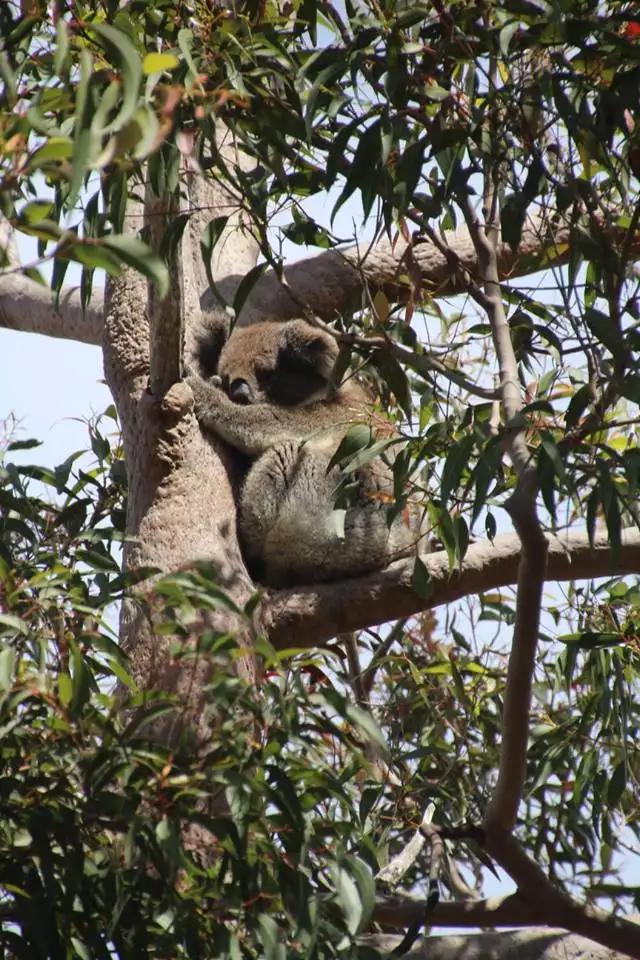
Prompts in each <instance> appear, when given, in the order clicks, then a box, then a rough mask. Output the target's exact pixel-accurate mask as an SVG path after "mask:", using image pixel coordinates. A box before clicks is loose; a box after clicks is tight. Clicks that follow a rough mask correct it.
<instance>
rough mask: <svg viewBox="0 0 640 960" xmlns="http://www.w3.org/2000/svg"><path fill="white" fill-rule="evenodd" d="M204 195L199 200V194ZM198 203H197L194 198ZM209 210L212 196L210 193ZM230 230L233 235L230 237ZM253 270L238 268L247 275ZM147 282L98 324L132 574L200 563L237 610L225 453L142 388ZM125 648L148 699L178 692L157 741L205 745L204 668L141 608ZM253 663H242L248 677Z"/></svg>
mask: <svg viewBox="0 0 640 960" xmlns="http://www.w3.org/2000/svg"><path fill="white" fill-rule="evenodd" d="M202 189H203V192H204V188H202ZM200 199H201V198H200ZM208 201H209V204H210V209H213V210H214V211H215V203H216V201H217V195H216V191H215V187H212V188H211V189H210V191H209V194H208ZM140 223H141V211H140V210H139V209H138V210H137V211H135V210H131V211H130V216H129V218H128V224H127V226H128V228H129V229H130V230H132V231H134V230H135V229H136V226H138V225H139V224H140ZM233 228H234V224H233V221H232V224H231V227H230V229H231V230H233ZM199 260H200V257H199V252H198V253H196V252H194V251H192V250H191V248H190V236H189V234H186V236H185V240H184V261H183V263H184V279H183V283H182V290H183V298H184V307H183V309H184V315H185V317H186V318H187V320H188V325H189V327H192V326H194V325H196V326H197V324H198V323H199V321H200V316H199V298H200V296H201V294H202V292H203V289H204V287H205V285H206V275H205V272H204V270H202V271H198V270H197V267H196V264H197V262H198V261H199ZM251 266H252V264H251V263H250V262H247V263H245V264H244V267H245V269H247V270H248V269H250V267H251ZM147 302H148V301H147V287H146V282H145V281H144V280H143V279H142V278H141V277H140V276H139V275H136V274H134V273H133V272H132V271H125V272H124V273H123V274H122V276H121V277H118V278H115V279H112V280H110V282H109V283H108V284H107V296H106V303H105V323H104V345H103V352H104V364H105V377H106V380H107V383H108V385H109V387H110V389H111V391H112V393H113V396H114V400H115V403H116V405H117V408H118V411H119V413H120V417H121V421H122V433H123V444H124V449H125V460H126V464H127V474H128V481H129V492H128V506H127V509H128V514H127V532H128V533H129V535H130V536H132V537H135V540H134V541H132V542H130V543H129V544H128V545H127V549H126V560H127V563H128V564H129V565H130V566H132V567H138V566H153V567H155V568H157V569H159V570H160V571H171V570H178V569H180V568H181V567H184V566H187V565H191V564H192V563H193V562H194V561H195V560H198V559H205V560H207V561H208V562H210V563H211V564H212V565H213V567H214V568H215V569H216V570H217V582H218V583H219V584H220V586H221V587H222V588H223V589H225V590H226V591H227V593H228V594H229V595H230V596H231V597H232V598H233V599H234V600H235V602H236V603H237V604H238V606H240V607H242V606H243V604H244V603H245V602H246V600H247V599H248V598H249V596H250V595H251V593H252V591H253V587H252V584H251V582H250V580H249V577H248V575H247V573H246V571H245V568H244V564H243V561H242V557H241V554H240V550H239V547H238V542H237V538H236V532H235V499H234V489H233V488H234V484H235V482H236V474H235V466H234V462H233V459H232V457H231V456H230V454H229V451H228V450H227V449H226V448H224V447H223V446H222V445H221V444H219V443H217V442H216V441H215V439H214V438H205V437H204V436H203V434H202V432H201V430H200V428H199V427H198V424H197V422H196V419H195V417H194V415H193V412H192V410H193V403H192V396H191V392H190V390H189V389H188V387H187V386H186V385H185V384H184V383H175V384H174V385H173V386H172V387H171V388H170V389H169V390H168V391H167V392H165V393H163V394H160V395H158V396H154V395H152V394H151V393H150V392H149V391H148V389H147V384H148V379H149V322H148V317H147V314H146V310H145V305H146V304H147ZM211 625H214V626H215V627H216V629H221V630H238V631H241V630H246V629H247V624H246V623H244V622H242V621H239V620H237V619H235V618H234V617H233V616H232V615H231V613H230V612H229V611H228V610H226V609H220V610H219V611H216V613H215V616H214V617H213V619H212V618H211V617H203V622H202V625H201V628H202V629H206V628H207V627H208V626H211ZM121 640H122V643H123V645H124V647H125V648H126V649H127V650H128V652H129V654H130V656H131V661H132V673H133V676H134V678H135V679H136V681H137V682H138V684H139V685H140V687H141V688H142V689H144V690H152V689H163V690H167V691H169V692H170V693H175V694H176V695H177V696H178V698H179V702H180V704H181V705H182V707H183V710H182V711H181V712H180V713H178V712H176V714H175V715H173V716H172V717H171V718H170V720H169V721H168V722H167V723H165V724H164V725H163V727H162V729H161V730H159V731H158V735H161V736H162V737H163V738H165V739H169V740H171V741H172V742H173V741H175V740H176V739H177V738H178V737H179V736H181V735H182V734H183V733H184V732H185V731H186V730H188V732H189V735H190V736H191V735H193V734H195V735H196V736H197V738H198V742H199V743H200V744H203V743H205V742H206V738H207V729H206V719H203V710H202V707H203V697H204V692H203V687H204V685H205V683H206V679H207V672H206V664H205V663H204V661H202V660H198V659H197V658H192V659H187V660H184V659H183V660H178V661H176V660H174V659H172V657H171V654H170V648H171V646H172V639H171V638H166V637H159V636H158V635H157V633H156V632H155V631H154V630H153V626H152V624H151V623H150V622H148V620H147V618H146V615H145V614H144V612H143V611H142V609H141V608H140V606H139V605H138V604H136V603H135V602H134V601H130V602H129V603H127V604H126V605H125V606H124V609H123V614H122V630H121ZM252 670H253V664H252V661H251V659H250V658H247V659H246V661H245V662H244V667H243V671H244V673H245V675H246V676H248V677H249V678H252V677H253V674H252Z"/></svg>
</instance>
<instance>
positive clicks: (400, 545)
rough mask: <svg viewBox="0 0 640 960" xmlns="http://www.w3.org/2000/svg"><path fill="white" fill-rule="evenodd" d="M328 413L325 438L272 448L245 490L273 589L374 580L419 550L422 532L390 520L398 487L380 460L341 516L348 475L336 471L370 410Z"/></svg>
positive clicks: (247, 519)
mask: <svg viewBox="0 0 640 960" xmlns="http://www.w3.org/2000/svg"><path fill="white" fill-rule="evenodd" d="M320 406H322V410H320V409H316V410H315V411H314V413H315V414H316V425H317V426H318V427H320V431H319V433H318V434H317V435H316V436H314V437H312V438H311V439H310V440H306V441H303V442H302V443H301V442H300V440H295V439H290V440H286V441H284V442H282V443H278V444H275V445H274V446H272V447H270V448H269V449H268V450H266V451H265V452H264V453H263V454H262V456H261V457H259V458H258V460H257V461H256V462H255V463H254V464H253V465H252V467H251V469H250V471H249V473H248V475H247V477H246V480H245V484H244V487H243V491H242V498H241V510H240V532H241V538H242V543H243V545H244V549H245V552H246V554H247V557H248V559H249V560H250V561H251V562H252V563H253V564H256V565H257V569H258V572H259V575H260V579H262V580H263V581H264V582H265V583H268V584H271V585H273V586H285V585H290V584H291V585H293V584H301V583H317V582H321V581H324V580H332V579H336V578H338V577H345V576H355V575H358V574H363V573H367V572H371V571H373V570H377V569H380V568H381V567H384V566H386V565H387V564H388V563H389V562H390V561H391V560H393V559H396V558H398V557H400V556H404V555H406V554H407V553H410V552H412V551H413V550H415V548H416V542H417V535H416V526H415V525H414V524H412V525H409V524H407V522H406V515H403V514H398V515H396V516H395V517H394V518H393V520H392V521H391V522H390V520H389V501H390V500H392V494H393V479H392V475H391V471H390V470H389V468H388V467H387V466H386V464H384V463H383V462H382V461H381V460H379V459H376V460H373V461H371V462H370V463H368V464H367V465H366V468H363V469H362V470H361V471H359V473H358V475H357V478H356V479H357V490H356V492H355V495H354V496H352V497H351V498H350V502H349V504H348V506H347V508H346V510H340V509H336V506H335V500H336V495H337V491H338V487H339V484H340V481H341V479H342V474H341V471H340V468H339V467H337V466H333V467H331V469H329V464H330V462H331V459H332V457H333V455H334V453H335V451H336V449H337V447H338V444H339V442H340V440H341V438H342V436H343V435H344V434H345V433H346V430H347V429H348V428H349V426H351V425H352V424H353V423H354V422H356V419H357V417H354V413H357V412H360V414H361V415H362V414H364V413H365V410H364V409H363V408H362V407H360V409H359V411H358V408H356V406H355V405H354V404H353V403H350V404H349V406H348V407H347V408H346V409H345V406H344V405H343V404H341V403H339V402H337V401H336V402H334V403H332V404H330V403H328V402H325V403H323V404H322V405H318V407H320ZM347 410H348V411H350V413H351V417H352V419H351V420H350V421H349V420H347V419H346V418H345V414H346V413H347ZM320 420H322V421H324V422H325V424H326V426H325V429H324V430H323V429H322V427H321V425H320V423H319V422H318V421H320Z"/></svg>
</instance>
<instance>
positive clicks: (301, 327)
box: [279, 320, 338, 381]
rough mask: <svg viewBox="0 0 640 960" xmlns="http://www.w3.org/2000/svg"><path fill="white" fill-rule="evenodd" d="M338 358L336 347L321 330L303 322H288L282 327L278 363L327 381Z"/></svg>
mask: <svg viewBox="0 0 640 960" xmlns="http://www.w3.org/2000/svg"><path fill="white" fill-rule="evenodd" d="M337 357H338V345H337V344H336V342H335V340H334V339H333V337H331V336H330V335H329V334H328V333H325V332H324V331H323V330H319V329H316V328H315V327H312V326H311V324H309V323H307V322H306V321H305V320H290V321H289V322H288V323H285V324H284V325H283V329H282V334H281V337H280V357H279V362H280V363H285V364H287V365H288V366H298V367H303V368H306V369H307V370H309V371H312V372H313V373H315V374H316V375H317V376H320V377H322V378H323V379H324V380H326V381H329V380H330V378H331V374H332V372H333V367H334V364H335V362H336V359H337Z"/></svg>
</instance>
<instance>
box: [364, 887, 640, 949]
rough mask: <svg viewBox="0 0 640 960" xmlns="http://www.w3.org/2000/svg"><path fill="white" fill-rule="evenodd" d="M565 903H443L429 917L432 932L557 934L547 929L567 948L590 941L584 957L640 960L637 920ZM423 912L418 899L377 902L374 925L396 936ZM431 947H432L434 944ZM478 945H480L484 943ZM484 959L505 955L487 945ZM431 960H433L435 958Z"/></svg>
mask: <svg viewBox="0 0 640 960" xmlns="http://www.w3.org/2000/svg"><path fill="white" fill-rule="evenodd" d="M565 901H568V898H566V897H558V901H557V904H556V906H555V907H554V906H553V905H550V904H545V905H544V906H540V905H539V904H535V903H534V902H533V901H529V900H528V899H526V898H525V897H523V896H522V895H521V894H519V893H516V894H513V895H511V896H508V897H494V898H491V899H489V900H463V901H445V902H443V903H439V904H438V905H437V906H436V907H434V908H433V910H430V911H429V919H428V923H429V925H430V926H434V927H481V928H484V929H487V928H496V927H534V926H536V927H547V928H549V927H557V928H558V929H557V930H549V929H547V930H545V931H544V934H543V933H542V932H541V933H540V937H541V938H542V937H545V938H546V937H549V936H552V937H553V938H554V940H557V939H560V940H561V942H562V943H563V944H565V942H566V941H572V940H573V939H574V936H575V935H576V934H577V935H579V937H580V938H582V937H589V942H587V941H585V940H581V943H582V951H584V953H583V954H581V955H583V956H584V955H586V956H591V955H593V954H595V953H596V949H595V947H594V941H595V943H599V944H601V945H602V946H603V947H606V948H608V949H609V950H612V951H613V950H615V951H618V952H619V954H618V955H623V956H630V957H638V956H640V948H639V944H640V925H639V924H637V923H636V922H634V920H628V919H625V918H624V917H618V916H614V915H610V914H604V913H602V911H600V910H594V909H593V908H592V907H590V906H587V907H584V908H583V907H580V906H578V905H577V904H572V903H571V902H570V901H569V902H568V903H567V902H565ZM424 909H425V907H424V900H419V899H417V898H414V897H410V896H389V897H377V898H376V903H375V907H374V910H373V920H374V921H375V922H376V923H378V924H380V925H381V926H382V927H383V928H385V929H387V930H393V929H395V930H398V929H402V928H404V927H411V926H412V925H413V924H415V923H417V922H419V921H420V920H422V919H423V918H424ZM567 930H571V931H572V935H570V934H568V933H567V932H566V931H567ZM523 933H525V931H523ZM526 933H527V934H529V935H532V933H533V931H531V930H528V931H526ZM447 939H448V938H447ZM505 939H506V938H505ZM428 942H429V943H431V938H429V941H428ZM469 942H471V941H469ZM480 942H481V943H482V940H481V941H480ZM485 943H486V935H485ZM506 952H507V951H505V953H506ZM597 954H598V955H599V954H600V952H599V951H597ZM481 955H482V956H487V957H493V956H496V957H499V956H502V955H504V954H502V953H498V952H496V953H494V952H493V951H491V950H489V949H488V944H487V945H486V946H485V952H482V953H481ZM541 955H542V952H541ZM545 955H546V954H545ZM411 956H413V952H412V954H411ZM428 956H429V957H431V952H429V953H428ZM465 956H466V954H465ZM532 956H536V954H532Z"/></svg>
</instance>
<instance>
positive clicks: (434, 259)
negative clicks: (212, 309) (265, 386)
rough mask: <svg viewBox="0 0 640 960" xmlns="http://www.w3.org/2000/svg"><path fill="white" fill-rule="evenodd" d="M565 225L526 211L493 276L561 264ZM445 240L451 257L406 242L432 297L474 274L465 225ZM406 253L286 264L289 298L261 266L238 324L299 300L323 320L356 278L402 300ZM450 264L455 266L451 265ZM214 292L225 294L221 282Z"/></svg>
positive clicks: (356, 288) (637, 245)
mask: <svg viewBox="0 0 640 960" xmlns="http://www.w3.org/2000/svg"><path fill="white" fill-rule="evenodd" d="M571 230H572V228H571V226H570V225H569V224H568V223H566V222H562V223H558V224H557V225H554V226H551V225H550V224H549V223H548V217H547V218H546V223H545V221H543V219H542V218H539V217H530V218H529V219H528V220H527V222H526V224H525V226H524V228H523V231H522V238H521V241H520V246H519V247H518V251H517V252H514V251H513V250H512V248H511V247H510V246H509V245H508V244H507V243H499V244H498V248H497V251H496V252H497V260H498V271H499V276H500V279H501V280H508V279H513V278H516V277H522V276H527V275H528V274H531V273H535V272H536V271H538V270H541V269H542V268H543V267H544V266H549V265H551V264H553V266H562V265H563V264H565V263H567V262H568V260H569V256H570V240H571ZM610 239H611V242H612V243H614V244H615V245H617V246H622V245H623V244H625V242H626V241H627V239H628V235H627V232H626V231H625V230H622V229H620V230H619V231H618V233H617V235H616V236H613V237H611V238H610ZM445 240H446V243H447V244H448V245H449V247H450V250H451V251H452V253H453V258H451V257H447V256H446V255H445V254H444V253H443V252H441V251H440V250H438V249H437V248H436V247H435V246H434V245H433V244H432V243H430V242H428V241H426V240H421V241H419V242H417V243H414V246H413V250H412V260H413V261H414V262H415V263H416V264H417V266H418V267H419V269H420V272H421V275H422V282H423V286H424V289H425V292H427V293H430V294H431V295H432V296H434V297H442V296H448V295H451V294H454V293H462V292H464V291H465V290H466V284H465V282H464V279H463V277H462V274H463V273H464V272H465V271H466V272H467V273H468V274H469V275H470V276H471V277H473V278H476V279H477V276H478V259H477V255H476V251H475V248H474V245H473V242H472V239H471V237H470V235H469V233H468V231H467V230H465V229H464V228H462V229H460V230H458V231H456V232H455V233H453V232H449V233H445ZM625 250H626V247H625ZM406 251H407V243H406V241H404V240H402V239H398V240H397V242H396V243H395V244H393V245H392V243H391V242H390V241H388V240H386V239H385V240H380V241H379V242H378V243H376V244H375V245H374V246H372V247H371V249H369V250H366V251H364V250H363V248H362V246H357V247H350V248H349V249H347V250H343V251H337V250H331V251H329V252H327V253H322V254H320V255H319V256H317V257H311V258H309V259H307V260H301V261H299V262H297V263H292V264H291V265H290V266H288V267H286V269H285V271H284V279H285V283H286V285H287V286H288V287H290V288H291V290H292V291H293V293H294V294H295V296H291V294H290V293H289V292H288V291H287V289H286V286H283V284H282V283H281V281H280V279H279V278H278V277H277V276H276V275H275V273H274V272H273V271H272V270H270V271H267V272H266V273H265V274H264V276H263V277H261V278H260V280H259V281H258V282H257V283H256V285H255V286H254V288H253V290H252V291H251V294H250V295H249V297H248V298H247V301H246V303H245V306H244V308H243V310H242V313H241V315H240V322H241V323H242V324H243V325H248V324H250V323H256V322H259V321H261V320H272V319H291V318H293V317H299V316H300V306H299V304H300V301H302V302H303V303H306V304H307V306H308V307H309V309H310V310H311V311H312V312H313V313H316V314H317V315H318V316H320V317H322V318H323V319H324V320H332V319H334V317H335V316H336V314H339V313H341V312H342V311H343V310H345V308H347V307H348V306H349V305H350V304H353V303H354V302H356V303H357V304H359V303H360V296H361V291H362V286H363V283H364V282H366V283H367V284H369V285H370V286H371V288H373V289H378V288H380V289H383V290H384V291H385V293H386V295H387V298H388V299H389V300H390V301H391V302H398V301H404V300H406V299H407V295H408V293H409V285H408V283H407V281H406V279H404V280H403V279H402V275H403V274H406V268H405V267H403V263H404V258H405V255H406ZM365 253H366V256H365V255H364V254H365ZM628 255H629V257H630V259H633V258H634V257H636V256H639V255H640V236H638V237H634V238H633V239H632V242H631V245H630V249H629V250H628ZM454 262H457V264H458V265H459V267H460V268H462V270H460V269H458V270H456V268H455V266H454V265H453V263H454ZM233 279H234V278H230V280H233ZM221 290H222V292H223V294H224V296H225V297H227V296H228V294H227V291H226V287H225V285H224V284H223V285H222V287H221Z"/></svg>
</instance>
